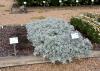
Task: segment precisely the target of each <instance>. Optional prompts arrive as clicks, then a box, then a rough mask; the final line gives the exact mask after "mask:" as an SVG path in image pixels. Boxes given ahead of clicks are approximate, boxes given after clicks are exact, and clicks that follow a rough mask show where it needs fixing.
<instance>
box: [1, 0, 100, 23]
mask: <svg viewBox="0 0 100 71" xmlns="http://www.w3.org/2000/svg"><path fill="white" fill-rule="evenodd" d="M12 3H13V0H1V1H0V5H1V6H0V24H6V25H7V24H25V23H28V22H30V21H32V20H35V19H40V18H44V17H57V18H62V19H64V20H68V21H69V19H70V18H71V17H72V16H76V15H79V14H81V13H86V12H92V13H100V6H94V7H63V8H56V7H55V8H54V7H53V8H40V7H39V8H34V7H33V8H29V9H28V11H29V12H28V13H27V14H25V13H23V14H20V13H17V14H11V13H10V8H11V5H12ZM2 5H4V6H2Z"/></svg>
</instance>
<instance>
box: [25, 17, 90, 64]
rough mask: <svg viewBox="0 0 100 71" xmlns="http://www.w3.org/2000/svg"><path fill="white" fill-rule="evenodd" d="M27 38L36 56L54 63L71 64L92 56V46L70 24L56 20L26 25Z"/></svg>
mask: <svg viewBox="0 0 100 71" xmlns="http://www.w3.org/2000/svg"><path fill="white" fill-rule="evenodd" d="M26 29H27V33H28V34H27V38H28V40H30V42H32V45H33V46H35V50H34V52H33V53H34V55H38V56H42V57H44V58H46V59H49V60H50V61H51V62H52V63H55V62H56V61H58V62H61V63H68V62H71V61H72V60H73V59H74V58H85V57H88V56H90V54H91V51H92V50H91V49H92V44H91V42H90V41H89V40H88V39H87V38H84V37H82V35H81V34H80V33H79V32H78V31H77V30H75V29H74V27H73V26H72V25H70V24H69V23H67V22H65V21H63V20H61V19H55V18H47V19H43V20H39V21H33V22H31V23H29V24H27V25H26Z"/></svg>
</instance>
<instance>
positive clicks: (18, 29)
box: [0, 26, 33, 57]
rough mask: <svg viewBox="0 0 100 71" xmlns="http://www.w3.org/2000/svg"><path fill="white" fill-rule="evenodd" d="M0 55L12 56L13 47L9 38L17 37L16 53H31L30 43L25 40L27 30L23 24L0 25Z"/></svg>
mask: <svg viewBox="0 0 100 71" xmlns="http://www.w3.org/2000/svg"><path fill="white" fill-rule="evenodd" d="M0 34H1V35H0V57H4V56H13V55H14V49H13V48H14V47H13V45H11V44H10V42H9V38H11V37H18V39H19V43H18V44H16V50H17V55H29V54H32V53H33V51H32V50H33V49H32V46H31V43H30V42H29V41H28V40H27V32H26V29H25V27H24V26H1V27H0Z"/></svg>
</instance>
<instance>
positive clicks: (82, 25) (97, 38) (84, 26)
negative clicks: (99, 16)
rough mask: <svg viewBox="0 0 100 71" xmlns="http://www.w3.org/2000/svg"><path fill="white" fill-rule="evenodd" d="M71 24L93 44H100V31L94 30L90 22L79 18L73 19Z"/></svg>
mask: <svg viewBox="0 0 100 71" xmlns="http://www.w3.org/2000/svg"><path fill="white" fill-rule="evenodd" d="M70 22H71V24H72V25H73V26H74V27H75V29H77V30H79V31H80V32H81V33H82V34H83V35H84V36H85V37H88V38H89V39H90V40H91V41H92V42H93V43H100V31H97V30H95V29H94V28H93V26H92V25H90V24H89V22H86V21H83V20H82V19H79V18H76V17H74V18H72V19H71V21H70Z"/></svg>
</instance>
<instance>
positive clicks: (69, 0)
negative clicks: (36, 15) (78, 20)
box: [16, 0, 100, 6]
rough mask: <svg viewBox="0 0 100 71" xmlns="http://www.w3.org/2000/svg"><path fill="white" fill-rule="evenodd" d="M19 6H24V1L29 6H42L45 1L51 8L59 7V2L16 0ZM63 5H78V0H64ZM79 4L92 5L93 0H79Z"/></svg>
mask: <svg viewBox="0 0 100 71" xmlns="http://www.w3.org/2000/svg"><path fill="white" fill-rule="evenodd" d="M16 1H17V2H18V4H19V5H22V4H23V2H24V1H26V2H27V3H28V4H27V5H28V6H33V5H42V6H43V1H46V3H48V4H49V6H59V5H60V4H59V0H16ZM62 2H63V5H76V4H77V3H76V0H62ZM79 4H81V5H90V4H92V2H91V0H79ZM94 4H100V1H99V0H95V2H94Z"/></svg>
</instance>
